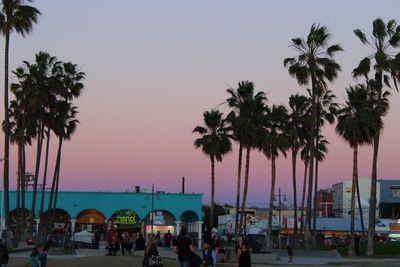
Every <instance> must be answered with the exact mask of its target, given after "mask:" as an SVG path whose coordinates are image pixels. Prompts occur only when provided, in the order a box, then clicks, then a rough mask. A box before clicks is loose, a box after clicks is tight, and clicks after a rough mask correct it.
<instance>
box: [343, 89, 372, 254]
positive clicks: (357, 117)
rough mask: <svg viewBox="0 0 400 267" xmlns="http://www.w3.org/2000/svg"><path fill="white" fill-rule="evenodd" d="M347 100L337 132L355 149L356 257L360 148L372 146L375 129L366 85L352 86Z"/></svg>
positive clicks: (352, 249)
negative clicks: (356, 198)
mask: <svg viewBox="0 0 400 267" xmlns="http://www.w3.org/2000/svg"><path fill="white" fill-rule="evenodd" d="M346 92H347V99H346V104H345V106H344V107H343V108H342V109H340V110H339V113H338V123H337V125H336V132H337V133H338V134H339V136H341V137H342V138H343V139H344V140H345V141H346V142H347V143H349V145H350V147H351V148H352V149H353V179H352V185H351V222H350V233H351V240H350V246H349V255H354V254H355V250H354V219H355V195H356V187H357V180H358V165H357V158H358V147H359V146H362V145H365V144H371V143H372V140H373V136H374V131H375V129H374V127H373V124H372V123H371V116H372V114H371V110H370V104H369V99H368V98H369V97H368V94H369V93H368V89H367V88H366V87H365V86H364V85H361V84H360V85H356V86H354V87H352V86H350V88H348V89H347V90H346Z"/></svg>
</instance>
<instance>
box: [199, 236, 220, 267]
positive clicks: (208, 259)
mask: <svg viewBox="0 0 400 267" xmlns="http://www.w3.org/2000/svg"><path fill="white" fill-rule="evenodd" d="M201 254H202V259H203V265H204V267H214V266H215V265H216V264H217V253H216V252H215V250H214V249H213V248H212V247H211V246H210V243H209V242H208V241H203V249H202V252H201Z"/></svg>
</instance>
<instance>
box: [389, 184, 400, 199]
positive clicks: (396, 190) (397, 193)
mask: <svg viewBox="0 0 400 267" xmlns="http://www.w3.org/2000/svg"><path fill="white" fill-rule="evenodd" d="M390 195H391V196H392V197H395V198H400V186H390Z"/></svg>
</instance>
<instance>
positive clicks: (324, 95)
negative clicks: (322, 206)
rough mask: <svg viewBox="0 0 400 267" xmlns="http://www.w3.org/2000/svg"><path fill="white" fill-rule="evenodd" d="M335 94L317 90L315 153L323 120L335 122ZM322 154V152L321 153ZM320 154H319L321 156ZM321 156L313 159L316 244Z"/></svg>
mask: <svg viewBox="0 0 400 267" xmlns="http://www.w3.org/2000/svg"><path fill="white" fill-rule="evenodd" d="M335 100H336V96H335V95H334V94H333V92H332V91H331V90H326V91H325V92H319V93H318V94H317V121H316V125H315V132H316V139H315V144H316V147H315V154H316V155H319V154H320V153H319V151H318V145H317V144H319V143H321V142H320V141H319V139H318V137H319V136H320V135H322V133H321V130H322V128H323V126H324V125H325V122H328V123H329V124H333V123H334V122H335V116H336V113H337V110H338V107H339V106H338V104H337V103H336V102H335ZM322 155H323V154H322ZM322 155H320V156H322ZM323 158H325V157H321V160H316V161H315V182H314V199H313V200H314V203H313V206H314V212H313V233H314V238H313V242H314V244H316V241H317V238H316V237H317V236H316V234H317V231H316V227H317V193H318V174H319V169H318V167H319V162H321V161H323Z"/></svg>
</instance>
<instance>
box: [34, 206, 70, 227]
mask: <svg viewBox="0 0 400 267" xmlns="http://www.w3.org/2000/svg"><path fill="white" fill-rule="evenodd" d="M70 219H71V216H70V215H69V213H68V212H67V211H65V210H63V209H55V210H54V209H50V210H47V211H46V212H45V213H43V214H42V216H41V217H40V223H41V224H42V225H49V223H50V222H52V223H53V225H52V227H53V230H54V231H55V232H59V233H66V232H67V231H68V225H69V223H70Z"/></svg>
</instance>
